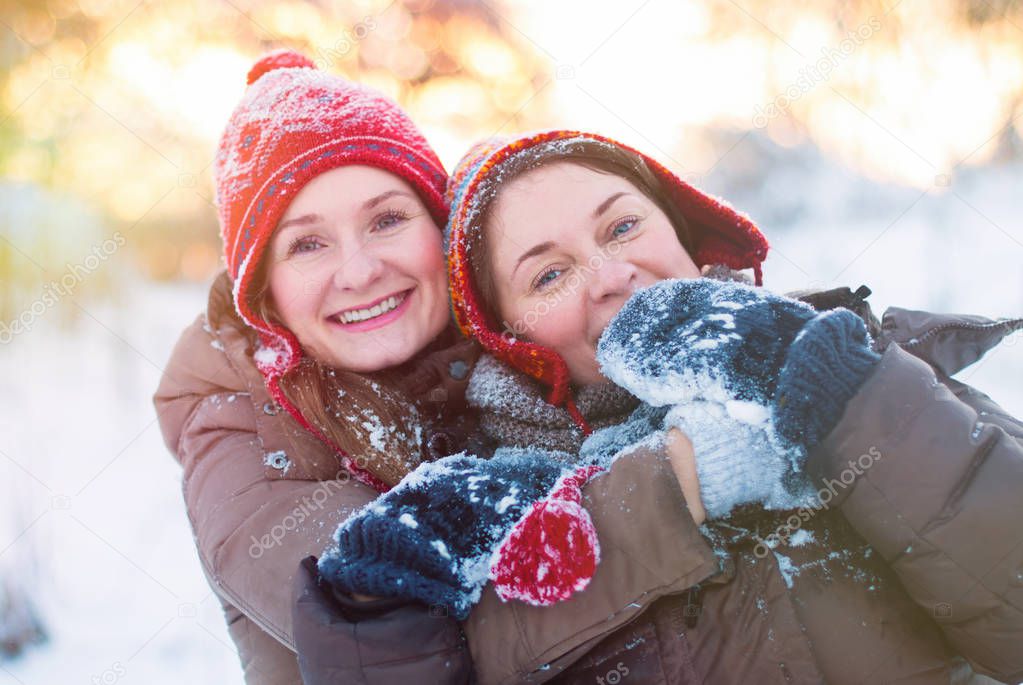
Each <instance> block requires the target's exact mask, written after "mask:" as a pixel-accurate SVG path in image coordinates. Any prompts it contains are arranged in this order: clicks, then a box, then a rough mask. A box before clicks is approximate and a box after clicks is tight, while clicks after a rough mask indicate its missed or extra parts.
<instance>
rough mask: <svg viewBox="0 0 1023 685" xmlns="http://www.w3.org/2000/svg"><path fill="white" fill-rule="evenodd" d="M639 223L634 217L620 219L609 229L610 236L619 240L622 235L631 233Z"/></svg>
mask: <svg viewBox="0 0 1023 685" xmlns="http://www.w3.org/2000/svg"><path fill="white" fill-rule="evenodd" d="M638 223H639V219H637V218H636V217H632V216H630V217H627V218H625V219H622V220H621V221H619V222H618V223H617V224H615V225H614V226H613V227H612V228H611V235H612V236H613V237H615V238H621V237H622V236H623V235H625V234H626V233H628V232H629V231H631V230H632V229H633V228H635V227H636V224H638Z"/></svg>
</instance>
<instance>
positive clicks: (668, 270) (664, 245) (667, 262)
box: [636, 219, 700, 280]
mask: <svg viewBox="0 0 1023 685" xmlns="http://www.w3.org/2000/svg"><path fill="white" fill-rule="evenodd" d="M644 238H645V240H644V241H643V242H642V244H639V245H636V247H637V248H638V250H637V252H636V255H637V262H638V265H641V266H643V267H644V268H645V269H646V270H647V271H649V272H651V274H652V275H653V276H655V277H656V278H657V279H659V280H663V279H666V278H699V277H700V269H699V267H697V266H696V264H695V263H694V262H693V259H692V257H690V256H689V253H688V252H686V249H685V248H684V247H682V243H680V242H679V240H678V236H677V235H676V234H675V229H674V228H672V226H671V224H670V223H668V222H667V219H665V222H664V223H663V224H661V225H659V226H658V227H657V228H656V230H653V231H649V232H648V233H647V234H646V235H645V236H644Z"/></svg>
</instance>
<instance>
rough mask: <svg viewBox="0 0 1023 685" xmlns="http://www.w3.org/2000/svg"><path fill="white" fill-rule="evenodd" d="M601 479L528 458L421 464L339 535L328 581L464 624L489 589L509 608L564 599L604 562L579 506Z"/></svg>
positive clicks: (504, 453)
mask: <svg viewBox="0 0 1023 685" xmlns="http://www.w3.org/2000/svg"><path fill="white" fill-rule="evenodd" d="M596 471H599V469H598V468H596V467H587V468H583V469H574V470H573V469H566V468H564V467H563V465H562V462H561V461H559V460H558V459H556V458H554V457H553V456H551V455H549V454H545V453H543V452H539V451H525V450H498V452H497V453H496V454H495V455H494V457H493V458H492V459H488V460H484V459H477V458H475V457H468V456H464V455H456V456H451V457H446V458H444V459H440V460H438V461H436V462H429V463H426V464H422V465H420V466H419V467H418V468H417V469H416V470H415V471H413V472H412V473H410V474H409V475H408V476H406V477H405V478H404V479H403V480H402V481H401V482H400V483H398V485H396V486H395V487H394V488H393V489H392V490H390V491H389V492H387V493H385V494H383V495H381V496H380V497H378V498H377V499H376V500H374V501H373V502H371V503H370V504H368V505H366V506H365V507H364V508H363V509H361V510H360V511H358V512H356V513H355V514H354V515H352V516H351V517H350V518H349V519H347V520H346V521H345V522H344V523H343V524H342V525H341V526H340V527H339V528H338V530H337V532H336V533H335V535H334V541H335V543H336V544H335V546H334V547H332V548H330V549H329V550H327V552H325V553H324V555H323V558H321V560H320V562H319V569H320V572H321V573H322V574H323V576H324V577H325V578H326V579H328V580H329V581H330V582H332V583H334V584H335V585H336V586H337V587H338V588H340V589H341V590H343V591H345V592H348V593H356V592H357V593H362V594H368V595H374V596H379V597H404V598H407V599H415V600H419V601H421V602H423V603H425V604H428V605H431V606H441V607H444V608H445V610H447V611H449V612H450V613H451V614H452V615H453V616H455V617H456V618H459V619H464V618H465V617H466V616H467V615H468V613H469V610H470V609H471V607H472V605H473V604H475V603H476V602H477V601H478V600H479V597H480V594H481V591H482V588H483V586H484V585H485V584H486V582H487V580H494V581H496V588H497V591H498V594H499V595H501V596H502V598H504V599H508V598H511V597H516V598H519V599H523V600H525V601H530V602H532V603H535V604H550V603H552V602H555V601H558V600H560V599H565V598H567V597H568V596H570V595H571V594H572V593H573V592H575V591H578V590H581V589H583V588H584V587H585V586H586V585H587V584H588V582H589V579H590V577H592V575H593V571H594V570H595V568H596V564H597V561H598V559H599V547H598V545H597V540H596V534H595V532H594V529H593V524H592V521H591V520H590V518H589V515H588V514H587V513H586V510H585V509H583V508H582V506H581V505H580V503H579V502H580V499H581V496H580V493H579V488H580V487H581V486H582V485H583V484H584V483H585V482H586V480H587V478H589V477H590V476H591V475H592V474H593V473H595V472H596Z"/></svg>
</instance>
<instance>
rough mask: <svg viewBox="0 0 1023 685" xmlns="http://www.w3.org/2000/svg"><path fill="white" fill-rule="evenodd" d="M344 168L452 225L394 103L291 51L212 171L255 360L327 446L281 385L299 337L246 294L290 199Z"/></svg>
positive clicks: (273, 60)
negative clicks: (406, 193) (385, 182)
mask: <svg viewBox="0 0 1023 685" xmlns="http://www.w3.org/2000/svg"><path fill="white" fill-rule="evenodd" d="M348 164H366V165H369V166H375V167H378V168H380V169H384V170H386V171H390V172H391V173H394V174H396V175H398V176H400V177H401V178H402V179H404V180H405V181H407V182H408V183H409V184H411V186H412V187H413V188H414V189H415V190H416V191H417V192H418V193H419V195H420V196H421V198H422V199H423V202H424V203H425V205H426V207H427V209H428V210H429V211H430V214H431V215H432V216H433V218H434V220H435V221H436V222H437V224H438V225H439V226H440V225H443V224H444V222H445V221H446V220H447V204H446V202H445V199H444V187H445V184H446V183H447V172H446V171H445V170H444V166H443V164H441V162H440V159H438V157H437V155H436V153H435V152H434V151H433V149H432V148H431V147H430V145H429V143H427V142H426V139H425V138H424V137H423V134H422V133H421V132H420V131H419V129H418V128H416V125H415V124H414V123H413V122H412V120H411V119H409V117H408V115H407V114H405V112H403V111H402V109H401V108H400V107H399V106H398V105H397V104H396V103H395V102H394V101H392V100H390V99H389V98H387V97H385V96H384V95H382V94H381V93H378V92H377V91H375V90H372V89H370V88H367V87H365V86H362V85H360V84H357V83H352V82H351V81H347V80H345V79H343V78H341V77H338V76H333V75H331V74H327V73H325V72H322V71H319V70H318V69H316V68H315V66H314V64H313V62H312V61H311V60H309V59H308V58H307V57H305V56H303V55H301V54H298V53H296V52H292V51H290V50H279V51H276V52H271V53H269V54H267V55H265V56H264V57H262V58H261V59H260V60H259V61H257V62H256V63H255V65H253V67H252V69H251V70H250V71H249V74H248V89H247V90H246V91H245V95H244V96H243V97H242V101H241V102H240V103H239V104H238V106H237V107H236V108H235V110H234V112H233V113H232V114H231V118H230V120H229V121H228V124H227V127H226V129H225V130H224V133H223V135H222V136H221V139H220V144H219V146H218V148H217V156H216V160H215V166H214V178H215V182H216V193H217V208H218V212H219V218H220V231H221V239H222V240H223V243H224V260H225V262H226V263H227V268H228V272H229V275H230V276H231V280H232V282H233V284H234V304H235V308H236V309H237V310H238V314H239V315H240V316H241V318H242V319H243V320H244V321H245V323H247V324H248V325H249V326H252V327H253V328H254V329H256V330H257V331H258V332H259V335H260V343H261V344H260V346H259V348H258V349H257V350H256V353H255V354H254V359H255V361H256V366H257V367H259V370H260V371H261V372H262V373H263V375H264V377H265V378H266V381H267V389H268V390H269V391H270V394H271V395H272V396H273V397H274V399H275V400H277V401H278V402H279V403H280V404H281V405H282V406H284V407H285V408H286V409H287V410H288V412H289V413H290V414H291V415H292V416H294V417H295V418H296V420H298V421H299V422H300V423H301V424H302V425H303V426H305V427H306V428H307V429H309V430H310V431H312V432H313V433H314V434H316V435H317V436H319V437H320V438H321V439H324V440H325V441H327V442H328V444H329V443H330V441H329V440H326V438H325V436H323V435H322V433H321V432H320V431H318V430H316V429H315V428H314V427H313V426H312V425H311V424H309V422H307V421H306V420H305V419H304V417H302V416H301V413H300V412H298V410H297V409H295V408H294V407H293V406H292V405H291V404H290V403H289V402H287V400H286V399H285V397H284V395H283V393H282V392H281V390H280V387H279V380H280V378H281V377H282V376H283V375H284V374H285V373H287V372H288V371H289V370H291V369H293V368H294V367H295V366H296V365H297V364H298V362H299V360H300V359H301V354H302V352H301V346H300V345H299V343H298V340H297V339H296V338H295V336H294V334H293V333H292V332H291V331H290V330H288V329H287V328H285V327H283V326H281V325H278V324H275V323H273V322H271V321H267V320H264V319H262V318H261V317H259V316H258V315H256V314H255V313H254V312H253V311H252V310H251V308H250V307H249V297H248V296H249V294H250V289H251V287H252V281H253V276H254V275H255V273H256V271H257V267H258V265H259V261H260V258H261V257H262V255H263V253H264V251H265V249H266V247H267V245H268V244H269V242H270V237H271V236H272V235H273V232H274V229H275V228H276V226H277V222H278V221H279V220H280V218H281V216H282V215H283V214H284V211H285V210H286V209H287V207H288V204H289V203H290V202H291V200H292V199H293V198H294V197H295V196H296V195H297V194H298V192H299V190H301V189H302V187H303V186H304V185H305V184H306V183H308V182H309V181H310V180H312V179H313V178H314V177H316V176H318V175H319V174H321V173H323V172H325V171H329V170H331V169H334V168H337V167H340V166H344V165H348ZM335 448H336V446H335ZM338 451H339V452H340V450H338Z"/></svg>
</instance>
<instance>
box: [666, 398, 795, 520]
mask: <svg viewBox="0 0 1023 685" xmlns="http://www.w3.org/2000/svg"><path fill="white" fill-rule="evenodd" d="M766 419H767V417H763V416H762V417H753V416H748V415H747V416H738V417H736V416H732V415H730V414H729V411H728V408H727V406H725V405H721V404H718V403H716V402H704V401H703V400H692V401H690V402H687V403H685V404H679V405H676V406H675V407H674V408H672V410H671V411H670V412H669V413H668V415H667V416H666V417H665V419H664V427H665V428H678V429H679V430H681V431H682V432H683V433H685V434H686V436H687V437H688V438H689V440H690V441H691V442H692V444H693V451H694V453H695V455H696V473H697V477H698V478H699V481H700V499H701V500H702V502H703V508H704V510H705V511H706V513H707V519H708V520H710V521H713V520H715V519H721V518H725V517H726V516H728V515H729V514H730V513H731V512H732V510H733V509H735V508H736V507H738V506H742V505H744V504H754V503H756V504H760V505H761V506H763V507H764V508H765V509H773V510H787V509H798V508H799V507H801V506H809V505H811V504H812V503H813V501H814V500H813V497H814V489H813V488H812V487H811V485H810V481H809V478H808V477H807V476H806V474H805V472H803V470H802V468H801V460H802V451H801V450H799V449H797V448H788V449H783V448H780V447H779V446H778V445H777V444H776V441H773V440H771V439H770V431H769V429H768V427H767V420H766Z"/></svg>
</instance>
